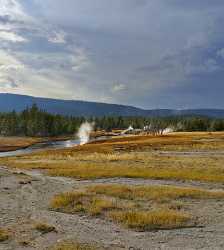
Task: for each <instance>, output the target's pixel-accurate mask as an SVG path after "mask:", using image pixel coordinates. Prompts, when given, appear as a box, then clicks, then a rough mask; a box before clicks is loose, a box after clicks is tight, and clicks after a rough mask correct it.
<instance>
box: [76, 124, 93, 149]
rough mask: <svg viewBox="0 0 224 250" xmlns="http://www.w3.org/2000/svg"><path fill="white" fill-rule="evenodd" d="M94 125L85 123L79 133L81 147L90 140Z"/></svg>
mask: <svg viewBox="0 0 224 250" xmlns="http://www.w3.org/2000/svg"><path fill="white" fill-rule="evenodd" d="M93 128H94V123H89V122H84V123H83V124H82V125H81V126H80V128H79V131H78V134H77V135H78V137H79V139H80V145H83V144H86V143H87V142H88V141H89V139H90V134H91V132H92V131H93Z"/></svg>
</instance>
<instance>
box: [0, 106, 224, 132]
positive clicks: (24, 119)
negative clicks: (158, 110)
mask: <svg viewBox="0 0 224 250" xmlns="http://www.w3.org/2000/svg"><path fill="white" fill-rule="evenodd" d="M85 121H89V122H94V124H95V129H96V130H105V131H108V132H109V131H112V130H113V129H126V128H128V127H129V126H130V125H131V126H132V127H133V128H135V129H142V130H145V131H147V132H149V133H153V134H159V133H163V132H164V131H165V130H167V129H170V130H173V131H187V132H189V131H224V119H214V118H208V117H196V116H190V117H189V116H188V117H185V116H175V117H165V118H161V117H157V118H155V117H154V118H150V117H121V116H118V117H116V116H113V117H111V116H108V117H106V116H105V117H71V116H62V115H57V114H50V113H47V112H46V111H44V110H40V109H39V108H38V107H37V105H35V104H34V105H33V106H32V107H30V108H26V109H25V110H24V111H22V112H19V113H17V112H15V111H12V112H9V113H0V134H1V135H5V136H14V135H24V136H60V135H71V134H75V133H76V132H77V131H78V128H79V127H80V125H81V124H82V123H83V122H85Z"/></svg>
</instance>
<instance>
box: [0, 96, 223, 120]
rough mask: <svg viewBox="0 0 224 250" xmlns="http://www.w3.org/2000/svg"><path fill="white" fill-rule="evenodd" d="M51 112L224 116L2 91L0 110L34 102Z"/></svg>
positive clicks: (215, 112) (17, 108) (205, 111)
mask: <svg viewBox="0 0 224 250" xmlns="http://www.w3.org/2000/svg"><path fill="white" fill-rule="evenodd" d="M34 103H35V104H37V106H38V107H39V108H41V109H43V110H45V111H47V112H49V113H53V114H61V115H71V116H98V117H99V116H148V117H149V116H150V117H156V116H159V117H166V116H174V115H203V116H209V117H217V118H224V109H194V110H171V109H155V110H144V109H140V108H136V107H132V106H125V105H117V104H106V103H97V102H86V101H75V100H58V99H49V98H39V97H32V96H25V95H15V94H3V93H0V112H10V111H12V110H15V111H17V112H19V111H22V110H24V109H25V108H27V107H31V106H32V105H33V104H34Z"/></svg>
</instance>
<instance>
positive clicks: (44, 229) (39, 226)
mask: <svg viewBox="0 0 224 250" xmlns="http://www.w3.org/2000/svg"><path fill="white" fill-rule="evenodd" d="M34 229H36V230H38V231H39V232H41V233H43V234H46V233H50V232H56V228H55V227H54V226H50V225H48V224H45V223H36V224H35V225H34Z"/></svg>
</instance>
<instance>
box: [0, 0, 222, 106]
mask: <svg viewBox="0 0 224 250" xmlns="http://www.w3.org/2000/svg"><path fill="white" fill-rule="evenodd" d="M223 27H224V1H223V0H203V1H202V0H188V1H186V0H113V1H111V0H63V1H62V0H0V92H4V93H5V92H7V93H16V94H26V95H33V96H41V97H50V98H59V99H77V100H86V101H97V102H107V103H119V104H127V105H132V106H138V107H142V108H145V109H153V108H175V109H188V108H224V98H223V96H224V32H223Z"/></svg>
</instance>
